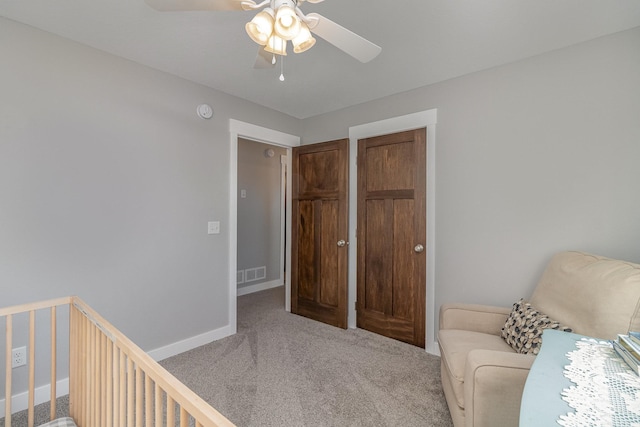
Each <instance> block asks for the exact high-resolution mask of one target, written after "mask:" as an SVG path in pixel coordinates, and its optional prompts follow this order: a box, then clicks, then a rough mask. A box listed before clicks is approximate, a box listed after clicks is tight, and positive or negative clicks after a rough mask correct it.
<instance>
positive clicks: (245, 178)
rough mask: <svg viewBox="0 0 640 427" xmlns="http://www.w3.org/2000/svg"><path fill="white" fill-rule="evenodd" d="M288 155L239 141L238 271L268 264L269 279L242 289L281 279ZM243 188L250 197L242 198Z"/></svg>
mask: <svg viewBox="0 0 640 427" xmlns="http://www.w3.org/2000/svg"><path fill="white" fill-rule="evenodd" d="M267 149H272V150H273V151H274V155H273V157H265V154H264V153H265V150H267ZM286 154H287V150H286V149H283V148H279V147H276V146H273V145H268V144H262V143H259V142H255V141H249V140H246V139H239V140H238V270H244V269H247V268H255V267H261V266H265V267H267V272H266V274H267V276H266V278H264V279H262V280H256V281H252V282H246V283H243V284H239V285H238V287H239V288H242V287H247V286H253V285H257V284H260V283H264V282H270V281H274V280H278V279H280V275H281V273H282V272H281V271H280V259H281V255H282V254H280V237H281V227H280V221H281V220H280V214H281V211H282V210H283V209H284V200H281V195H280V193H281V189H282V184H281V171H280V169H281V165H280V156H284V155H286ZM243 189H244V190H246V198H242V197H240V191H241V190H243ZM282 284H284V282H283V283H282Z"/></svg>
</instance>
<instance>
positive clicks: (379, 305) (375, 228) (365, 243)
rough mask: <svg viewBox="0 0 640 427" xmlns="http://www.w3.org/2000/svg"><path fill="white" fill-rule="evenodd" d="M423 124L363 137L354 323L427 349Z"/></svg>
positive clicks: (360, 144)
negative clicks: (395, 132)
mask: <svg viewBox="0 0 640 427" xmlns="http://www.w3.org/2000/svg"><path fill="white" fill-rule="evenodd" d="M425 239H426V129H418V130H415V131H408V132H402V133H398V134H393V135H385V136H379V137H374V138H367V139H361V140H359V141H358V299H357V304H356V308H357V323H358V327H359V328H363V329H367V330H369V331H372V332H376V333H379V334H382V335H385V336H388V337H391V338H395V339H398V340H401V341H405V342H408V343H410V344H414V345H416V346H419V347H424V344H425V336H424V335H425V305H426V303H425V293H426V251H425V247H424V245H425Z"/></svg>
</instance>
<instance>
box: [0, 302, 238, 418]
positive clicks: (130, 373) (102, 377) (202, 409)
mask: <svg viewBox="0 0 640 427" xmlns="http://www.w3.org/2000/svg"><path fill="white" fill-rule="evenodd" d="M65 306H66V307H65ZM61 307H64V309H65V310H68V323H69V329H68V334H69V335H68V341H69V352H68V354H69V361H68V362H69V414H68V416H69V417H70V418H72V419H73V421H74V422H75V423H76V425H77V426H78V427H103V426H104V427H125V426H126V427H142V426H146V427H152V426H155V427H160V426H175V425H179V426H180V427H186V426H196V427H200V426H202V427H205V426H233V424H232V423H231V422H230V421H229V420H227V419H226V418H225V417H224V416H223V415H221V414H220V413H219V412H218V411H216V410H215V409H213V408H212V407H211V406H210V405H209V404H207V403H206V402H205V401H203V400H202V399H201V398H200V397H198V395H196V394H195V393H194V392H193V391H191V390H190V389H189V388H188V387H186V386H185V385H184V384H182V383H181V382H180V381H178V380H177V379H176V378H175V377H174V376H173V375H171V374H170V373H169V372H168V371H167V370H165V369H164V368H163V367H161V366H160V365H159V364H158V363H157V362H156V361H154V360H153V359H152V358H151V357H150V356H149V355H147V354H146V353H145V352H143V351H142V350H141V349H140V348H139V347H138V346H136V345H135V344H134V343H133V342H132V341H131V340H129V339H128V338H127V337H126V336H125V335H124V334H122V333H121V332H120V331H118V330H117V329H116V328H115V327H113V326H112V325H111V324H110V323H109V322H107V321H106V320H105V319H103V318H102V317H101V316H100V315H99V314H98V313H96V312H95V311H94V310H93V309H91V307H89V306H88V305H87V304H86V303H84V302H83V301H82V300H81V299H80V298H78V297H75V296H72V297H66V298H60V299H55V300H49V301H43V302H38V303H31V304H24V305H20V306H14V307H8V308H0V320H2V319H3V318H4V319H5V324H6V336H5V345H6V348H5V357H6V360H5V364H6V378H5V379H6V381H5V394H4V395H5V426H6V427H11V409H12V408H11V404H12V399H11V396H12V382H13V380H12V360H11V359H12V348H13V345H14V338H16V337H14V316H17V315H22V316H23V317H24V316H28V328H25V329H28V338H26V337H23V339H28V344H27V349H28V351H27V353H28V357H27V359H28V360H27V367H28V409H27V411H28V426H29V427H32V426H33V425H34V403H35V402H34V395H35V382H36V379H35V378H36V360H37V359H38V358H37V357H36V352H37V351H43V350H44V351H46V348H40V347H41V346H38V342H39V341H41V340H40V337H41V335H42V331H41V330H38V334H36V314H38V316H39V318H42V311H44V312H45V314H44V315H45V316H46V318H49V319H50V321H49V322H45V323H48V325H46V326H47V327H46V329H49V332H48V333H47V334H46V335H48V339H46V340H45V341H46V342H47V346H48V347H50V348H49V351H50V353H51V354H50V368H49V371H50V382H49V384H50V396H51V398H50V399H51V400H50V402H51V403H50V418H51V420H53V419H54V418H55V417H56V394H57V393H56V382H57V381H58V378H57V375H56V366H57V365H58V362H59V361H58V357H59V354H60V353H62V352H60V351H59V348H58V347H59V345H58V344H57V343H58V341H59V340H58V336H57V335H58V334H59V332H57V330H58V322H59V317H60V316H59V315H58V313H59V312H60V310H61ZM67 307H68V308H67ZM46 311H49V313H46ZM23 313H26V315H25V314H23ZM66 313H67V311H65V314H66ZM65 322H66V319H65ZM62 326H63V330H65V331H66V327H64V326H65V325H62ZM36 336H37V337H38V340H37V341H38V342H36ZM66 339H67V337H65V341H66ZM64 354H67V353H66V352H64ZM40 371H42V369H39V370H38V372H40Z"/></svg>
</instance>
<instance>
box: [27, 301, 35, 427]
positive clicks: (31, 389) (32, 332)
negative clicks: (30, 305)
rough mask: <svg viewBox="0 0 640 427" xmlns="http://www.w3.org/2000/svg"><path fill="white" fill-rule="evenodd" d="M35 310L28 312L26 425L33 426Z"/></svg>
mask: <svg viewBox="0 0 640 427" xmlns="http://www.w3.org/2000/svg"><path fill="white" fill-rule="evenodd" d="M35 384H36V312H35V310H31V311H30V312H29V411H28V421H27V423H28V425H29V427H33V423H34V409H33V408H34V406H35V405H34V397H35V389H36V386H35Z"/></svg>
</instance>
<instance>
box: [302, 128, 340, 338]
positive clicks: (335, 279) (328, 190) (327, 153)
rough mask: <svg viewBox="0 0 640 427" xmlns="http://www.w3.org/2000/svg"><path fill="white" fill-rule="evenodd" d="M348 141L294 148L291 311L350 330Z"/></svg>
mask: <svg viewBox="0 0 640 427" xmlns="http://www.w3.org/2000/svg"><path fill="white" fill-rule="evenodd" d="M348 157H349V140H348V139H342V140H337V141H330V142H324V143H320V144H312V145H305V146H302V147H296V148H294V149H293V165H292V218H293V220H292V239H291V246H292V248H291V251H292V252H291V311H292V312H293V313H295V314H299V315H302V316H305V317H309V318H311V319H314V320H318V321H320V322H324V323H328V324H330V325H333V326H337V327H339V328H345V329H346V327H347V294H348V282H347V281H348V271H347V260H348V258H347V255H348V247H347V244H348V206H347V204H348V177H349V174H348V168H349V162H348Z"/></svg>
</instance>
